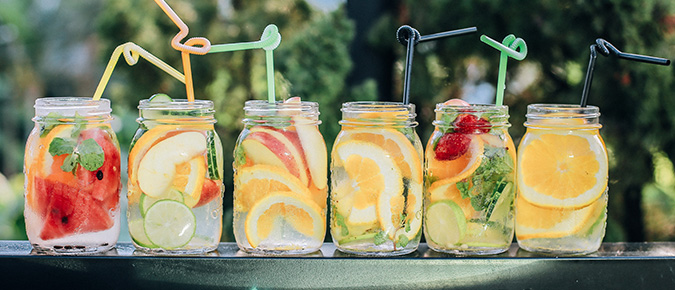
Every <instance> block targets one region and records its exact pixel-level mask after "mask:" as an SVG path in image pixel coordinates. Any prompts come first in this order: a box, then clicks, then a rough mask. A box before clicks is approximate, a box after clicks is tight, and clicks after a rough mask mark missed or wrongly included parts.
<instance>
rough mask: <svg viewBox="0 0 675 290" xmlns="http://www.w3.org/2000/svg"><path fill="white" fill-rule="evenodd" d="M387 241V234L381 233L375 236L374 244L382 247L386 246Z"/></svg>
mask: <svg viewBox="0 0 675 290" xmlns="http://www.w3.org/2000/svg"><path fill="white" fill-rule="evenodd" d="M386 241H387V234H386V233H385V232H384V231H379V232H377V234H375V236H374V237H373V244H375V245H376V246H377V245H381V244H384V242H386Z"/></svg>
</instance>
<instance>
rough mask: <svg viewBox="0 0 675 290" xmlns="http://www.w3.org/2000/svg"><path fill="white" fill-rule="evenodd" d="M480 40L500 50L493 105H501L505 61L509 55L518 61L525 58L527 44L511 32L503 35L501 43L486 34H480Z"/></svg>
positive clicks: (504, 81) (504, 87)
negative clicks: (495, 96) (495, 95)
mask: <svg viewBox="0 0 675 290" xmlns="http://www.w3.org/2000/svg"><path fill="white" fill-rule="evenodd" d="M480 41H482V42H484V43H485V44H487V45H489V46H492V47H493V48H495V49H497V50H499V51H500V54H499V75H498V77H497V98H496V99H495V105H497V106H501V105H503V104H504V90H505V89H506V63H507V62H508V61H509V57H511V58H514V59H515V60H519V61H520V60H523V59H525V57H526V56H527V44H526V43H525V40H523V39H522V38H516V36H515V35H513V34H509V35H507V36H506V37H504V40H502V43H499V42H497V41H496V40H494V39H492V38H490V37H488V36H487V35H481V36H480ZM518 50H520V51H518Z"/></svg>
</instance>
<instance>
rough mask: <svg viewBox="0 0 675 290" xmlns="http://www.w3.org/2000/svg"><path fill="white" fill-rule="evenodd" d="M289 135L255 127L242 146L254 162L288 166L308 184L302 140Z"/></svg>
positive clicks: (287, 167)
mask: <svg viewBox="0 0 675 290" xmlns="http://www.w3.org/2000/svg"><path fill="white" fill-rule="evenodd" d="M289 135H290V134H284V133H281V132H279V131H277V130H274V129H270V128H265V127H255V128H253V129H251V133H249V134H248V136H246V139H244V141H242V142H241V146H243V147H244V152H245V154H246V156H247V157H248V158H249V159H251V160H252V161H253V163H254V164H267V165H272V166H276V167H280V168H286V169H287V170H288V172H289V173H290V174H292V175H294V176H296V177H298V179H300V181H301V182H302V184H303V185H308V184H309V178H308V177H307V166H306V165H305V161H304V160H303V155H302V153H301V150H302V148H300V142H298V141H296V142H293V141H291V139H292V138H289ZM294 143H297V145H296V144H294Z"/></svg>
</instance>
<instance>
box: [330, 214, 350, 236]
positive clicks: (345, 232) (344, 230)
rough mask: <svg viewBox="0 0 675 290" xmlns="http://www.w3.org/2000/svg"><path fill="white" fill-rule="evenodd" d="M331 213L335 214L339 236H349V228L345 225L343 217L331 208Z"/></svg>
mask: <svg viewBox="0 0 675 290" xmlns="http://www.w3.org/2000/svg"><path fill="white" fill-rule="evenodd" d="M333 212H334V213H335V223H336V224H337V225H338V226H339V227H340V234H341V235H342V236H347V235H349V228H348V227H347V223H345V217H344V216H342V215H341V214H340V212H338V211H337V208H336V207H333Z"/></svg>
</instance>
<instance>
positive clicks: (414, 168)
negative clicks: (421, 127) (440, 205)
mask: <svg viewBox="0 0 675 290" xmlns="http://www.w3.org/2000/svg"><path fill="white" fill-rule="evenodd" d="M346 138H349V139H352V140H360V141H365V142H370V143H373V144H375V145H377V146H380V147H382V148H383V149H384V150H386V151H387V152H388V154H389V156H390V158H392V159H393V160H394V161H395V162H396V165H397V166H398V168H400V169H401V174H403V177H405V178H408V179H410V180H411V181H412V182H422V175H423V174H422V161H421V159H422V158H421V156H420V155H419V154H418V153H417V150H416V149H415V146H413V144H412V142H410V140H408V137H406V136H405V135H403V133H401V132H400V131H397V130H394V129H383V128H377V129H375V128H373V129H355V130H350V131H349V133H348V135H347V136H346Z"/></svg>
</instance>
